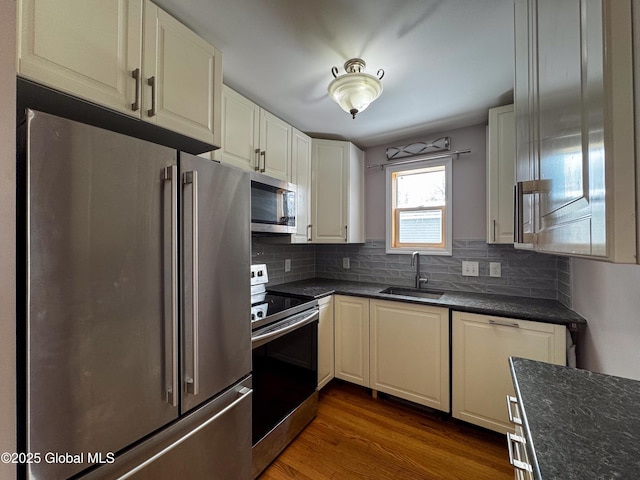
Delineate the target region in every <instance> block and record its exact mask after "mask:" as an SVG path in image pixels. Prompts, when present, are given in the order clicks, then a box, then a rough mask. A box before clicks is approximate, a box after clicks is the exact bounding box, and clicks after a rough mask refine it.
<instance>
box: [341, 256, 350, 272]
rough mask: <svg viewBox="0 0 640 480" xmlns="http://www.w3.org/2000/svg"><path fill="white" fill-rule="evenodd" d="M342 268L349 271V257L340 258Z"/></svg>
mask: <svg viewBox="0 0 640 480" xmlns="http://www.w3.org/2000/svg"><path fill="white" fill-rule="evenodd" d="M342 268H344V269H345V270H349V269H350V268H351V265H349V257H343V258H342Z"/></svg>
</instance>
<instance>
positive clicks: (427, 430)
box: [259, 380, 513, 480]
mask: <svg viewBox="0 0 640 480" xmlns="http://www.w3.org/2000/svg"><path fill="white" fill-rule="evenodd" d="M351 478H353V479H389V480H405V479H407V480H409V479H411V480H413V479H416V480H418V479H425V480H431V479H433V480H443V479H445V480H446V479H465V480H485V479H486V480H501V479H505V480H507V479H509V480H510V479H513V467H511V465H510V464H509V459H508V454H507V447H506V439H505V437H504V435H500V434H497V433H494V432H489V431H486V430H482V429H479V428H475V427H472V426H470V425H467V424H463V423H462V422H458V421H454V420H451V419H446V418H445V417H443V416H442V415H440V414H438V413H433V412H430V411H427V412H425V411H422V410H417V409H415V408H413V407H409V406H406V405H402V404H399V403H398V402H397V401H394V400H390V399H382V398H379V399H374V398H372V397H371V395H370V394H369V393H368V392H367V390H365V389H363V388H360V387H357V386H355V385H350V384H347V383H343V382H338V381H336V380H334V381H333V382H331V383H330V384H329V385H327V386H326V387H325V388H324V389H322V390H321V391H320V404H319V407H318V416H317V417H316V418H315V419H314V420H313V421H312V422H311V423H310V424H309V425H308V426H307V428H306V429H305V430H304V431H303V432H302V433H301V434H300V435H299V436H298V437H297V438H296V439H295V440H294V441H293V442H292V443H291V444H290V445H289V446H288V447H287V449H286V450H285V451H284V452H282V454H281V455H280V456H279V457H278V458H277V459H276V460H275V461H274V462H273V463H272V464H271V465H270V466H269V467H268V468H267V469H266V470H265V471H264V473H263V474H262V475H261V476H260V477H259V480H286V479H297V480H305V479H312V480H316V479H321V480H323V479H332V480H337V479H340V480H343V479H351Z"/></svg>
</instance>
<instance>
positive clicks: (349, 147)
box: [311, 139, 365, 243]
mask: <svg viewBox="0 0 640 480" xmlns="http://www.w3.org/2000/svg"><path fill="white" fill-rule="evenodd" d="M311 217H312V221H311V238H312V241H313V242H314V243H364V241H365V238H364V237H365V230H364V152H362V150H360V149H359V148H357V147H356V146H355V145H353V144H352V143H349V142H342V141H336V140H316V139H313V140H312V153H311Z"/></svg>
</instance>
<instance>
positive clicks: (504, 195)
mask: <svg viewBox="0 0 640 480" xmlns="http://www.w3.org/2000/svg"><path fill="white" fill-rule="evenodd" d="M515 163H516V133H515V121H514V117H513V105H505V106H503V107H497V108H492V109H490V110H489V127H488V129H487V243H513V185H514V182H515V172H514V169H515Z"/></svg>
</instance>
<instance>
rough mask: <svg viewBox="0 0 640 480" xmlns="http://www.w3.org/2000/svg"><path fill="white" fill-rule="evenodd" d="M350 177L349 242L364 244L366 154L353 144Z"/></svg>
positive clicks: (348, 191) (348, 196) (350, 144)
mask: <svg viewBox="0 0 640 480" xmlns="http://www.w3.org/2000/svg"><path fill="white" fill-rule="evenodd" d="M348 175H349V186H348V190H347V199H348V200H347V212H348V213H347V219H348V221H347V241H348V242H349V243H364V242H365V228H364V152H363V151H362V150H360V149H359V148H358V147H356V146H355V145H354V144H353V143H349V173H348Z"/></svg>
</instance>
